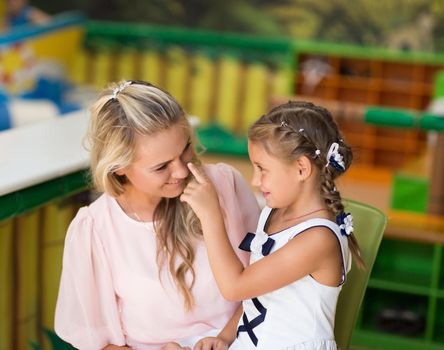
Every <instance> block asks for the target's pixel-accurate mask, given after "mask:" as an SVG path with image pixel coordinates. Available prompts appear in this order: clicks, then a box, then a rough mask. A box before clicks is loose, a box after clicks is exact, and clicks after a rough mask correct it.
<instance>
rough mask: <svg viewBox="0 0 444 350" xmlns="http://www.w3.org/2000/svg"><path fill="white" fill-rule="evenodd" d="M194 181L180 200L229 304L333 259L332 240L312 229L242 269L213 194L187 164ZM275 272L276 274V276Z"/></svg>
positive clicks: (335, 246)
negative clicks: (194, 219)
mask: <svg viewBox="0 0 444 350" xmlns="http://www.w3.org/2000/svg"><path fill="white" fill-rule="evenodd" d="M189 168H190V170H191V172H192V173H193V175H194V177H195V181H192V182H190V183H189V184H188V186H187V188H186V189H185V190H184V193H183V194H182V196H181V200H183V201H185V202H187V203H188V204H189V205H190V206H191V207H192V208H193V210H194V211H195V212H196V215H197V216H198V217H199V220H200V222H201V225H202V231H203V234H204V238H205V242H206V245H207V250H208V256H209V260H210V265H211V269H212V271H213V274H214V277H215V279H216V282H217V284H218V286H219V289H220V291H221V293H222V294H223V295H224V297H225V298H227V299H229V300H244V299H249V298H252V297H256V296H258V295H263V294H265V293H268V292H271V291H273V290H276V289H279V288H282V287H284V286H285V285H288V284H290V283H292V282H294V281H296V280H298V279H300V278H302V277H304V276H307V275H309V274H311V273H313V272H314V271H318V270H319V269H321V268H323V267H324V265H325V262H326V261H332V260H333V259H336V258H337V252H338V243H337V240H336V237H335V236H334V235H333V234H331V232H329V230H328V229H327V228H323V227H316V228H311V229H309V230H307V231H306V232H310V234H305V233H306V232H305V233H304V234H300V235H298V236H296V237H295V238H293V239H292V240H291V241H290V242H289V243H287V244H286V245H285V246H284V247H282V248H281V249H279V250H278V251H276V252H274V253H272V254H270V255H268V256H266V257H265V258H263V259H261V260H259V261H257V262H256V263H254V264H252V265H250V266H248V267H246V268H244V267H243V265H242V263H241V262H240V261H239V259H238V257H237V256H236V254H235V252H234V250H233V248H232V246H231V244H230V242H229V240H228V238H227V234H226V231H225V225H224V221H223V217H222V214H221V209H220V206H219V201H218V197H217V193H216V192H215V189H214V187H213V185H212V183H211V181H210V180H209V179H208V177H207V176H206V174H205V173H204V172H203V170H201V169H200V168H197V167H196V166H195V165H193V164H189ZM277 272H278V273H277Z"/></svg>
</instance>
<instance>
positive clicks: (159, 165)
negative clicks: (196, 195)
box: [118, 124, 194, 199]
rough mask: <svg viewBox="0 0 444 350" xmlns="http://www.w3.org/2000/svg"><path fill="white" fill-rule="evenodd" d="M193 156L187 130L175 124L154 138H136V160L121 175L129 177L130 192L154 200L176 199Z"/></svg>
mask: <svg viewBox="0 0 444 350" xmlns="http://www.w3.org/2000/svg"><path fill="white" fill-rule="evenodd" d="M193 156H194V151H193V149H192V145H191V139H190V135H189V133H188V130H186V129H185V128H184V127H183V126H181V125H177V124H176V125H173V126H171V127H170V128H168V129H166V130H162V131H159V132H158V133H155V134H153V135H137V136H136V153H135V159H134V161H133V163H132V164H131V165H130V166H128V167H127V168H125V169H122V170H121V171H119V172H118V174H119V175H126V177H127V178H128V180H129V184H128V186H130V187H131V188H130V189H131V190H135V191H136V192H141V193H143V194H145V195H148V196H150V197H152V198H158V199H160V198H162V197H166V198H174V197H178V196H179V195H181V194H182V192H183V190H184V188H185V186H186V178H187V177H188V174H189V170H188V168H187V163H188V162H190V161H191V160H192V159H193Z"/></svg>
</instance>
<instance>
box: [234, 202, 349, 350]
mask: <svg viewBox="0 0 444 350" xmlns="http://www.w3.org/2000/svg"><path fill="white" fill-rule="evenodd" d="M271 210H272V209H271V208H269V207H265V208H264V209H263V210H262V213H261V216H260V219H259V223H258V227H257V230H256V234H252V233H249V234H247V236H246V237H245V239H244V241H243V242H242V244H241V246H240V248H241V249H246V250H251V257H250V264H253V263H254V262H256V261H258V260H260V259H262V258H263V257H264V256H265V255H268V254H270V253H273V252H274V251H276V250H278V249H280V248H282V247H283V246H284V245H285V244H286V243H287V242H288V241H289V240H291V239H292V238H293V237H295V236H296V235H298V234H300V233H301V232H304V231H305V230H307V229H309V228H312V227H316V226H324V227H327V228H329V229H330V230H331V232H332V234H334V235H335V236H336V237H337V239H338V242H339V243H340V246H341V253H342V263H343V265H342V266H343V273H342V282H341V284H340V285H339V286H337V287H331V286H326V285H323V284H321V283H319V282H317V281H316V280H315V279H314V278H313V277H311V276H305V277H303V278H301V279H299V280H297V281H295V282H293V283H291V284H289V285H287V286H285V287H282V288H280V289H278V290H275V291H273V292H271V293H268V294H265V295H262V296H260V297H257V298H253V299H249V300H245V301H244V302H243V308H244V314H243V315H242V317H241V319H240V321H239V324H238V332H237V338H236V340H235V341H234V343H233V344H232V345H231V347H230V350H248V349H256V350H280V349H292V350H294V349H298V350H299V349H310V350H315V349H316V350H317V349H319V350H320V349H322V350H336V348H337V347H336V342H335V340H334V334H333V330H334V320H335V312H336V304H337V300H338V295H339V292H340V291H341V288H342V284H343V283H344V282H345V279H346V273H347V272H348V271H349V270H350V267H351V254H350V251H349V248H348V242H347V236H345V235H342V234H341V232H340V229H339V226H338V225H337V224H336V223H334V222H332V221H330V220H327V219H321V218H316V219H310V220H307V221H304V222H302V223H299V224H297V225H295V226H292V227H290V228H287V229H285V230H283V231H280V232H278V233H275V234H273V235H270V236H268V235H267V234H266V233H265V232H264V227H265V226H266V223H267V220H268V218H269V216H270V213H271ZM248 248H250V249H248ZM264 278H266V276H264Z"/></svg>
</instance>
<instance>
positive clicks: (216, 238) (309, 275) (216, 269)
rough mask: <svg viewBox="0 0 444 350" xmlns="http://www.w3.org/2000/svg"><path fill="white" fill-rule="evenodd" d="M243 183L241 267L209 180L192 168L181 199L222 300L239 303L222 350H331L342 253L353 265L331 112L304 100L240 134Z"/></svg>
mask: <svg viewBox="0 0 444 350" xmlns="http://www.w3.org/2000/svg"><path fill="white" fill-rule="evenodd" d="M248 138H249V145H248V151H249V155H250V159H251V162H252V163H253V166H254V175H253V180H252V183H253V185H254V186H257V187H258V188H259V189H260V191H261V192H262V193H263V195H264V197H265V201H266V206H265V208H264V209H263V210H262V214H261V216H260V218H259V223H258V225H257V229H256V232H255V233H247V235H246V237H245V239H244V240H243V241H242V243H241V245H240V248H241V249H243V250H248V251H251V257H250V265H249V266H248V267H246V268H244V267H243V266H242V264H241V262H240V261H239V259H238V258H237V257H236V254H235V253H234V250H233V249H232V247H231V245H230V244H229V241H228V240H227V237H226V234H225V228H224V223H223V215H222V214H221V210H220V207H219V203H218V200H217V197H216V195H215V191H214V189H213V186H212V184H211V181H210V180H209V179H208V178H207V176H206V174H205V172H204V171H203V170H202V169H200V168H198V167H197V166H195V165H193V164H189V165H188V166H189V168H190V170H191V171H192V173H193V174H194V176H195V181H192V182H190V183H189V184H188V186H187V187H186V189H185V190H184V193H183V194H182V196H181V200H182V201H185V202H188V203H189V204H190V205H191V207H192V208H193V210H194V211H195V212H196V214H197V216H198V217H199V219H200V222H201V224H202V229H203V234H204V238H205V241H206V244H207V249H208V254H209V258H210V264H211V268H212V270H213V273H214V276H215V278H216V281H217V283H218V286H219V288H220V290H221V292H222V294H223V295H224V296H225V297H226V298H227V299H229V300H244V301H243V309H244V310H243V315H242V317H241V319H240V320H239V324H238V328H237V339H236V340H235V341H234V342H233V344H232V345H231V347H230V349H236V350H237V349H240V350H247V349H258V350H259V349H266V350H270V349H331V350H336V343H335V339H334V334H333V329H334V319H335V310H336V303H337V299H338V295H339V292H340V290H341V286H342V285H343V284H344V282H345V280H346V274H347V272H348V271H349V269H350V267H351V254H350V251H351V253H352V254H353V255H354V258H355V259H356V261H357V263H358V265H361V266H363V262H362V259H361V258H360V256H359V248H358V245H357V242H356V240H355V238H354V236H353V226H352V216H351V214H348V213H345V212H344V206H343V204H342V202H341V196H340V194H339V192H338V190H337V189H336V187H335V182H334V181H335V179H336V177H337V176H338V175H340V174H342V173H343V172H345V171H346V170H347V168H348V167H349V166H350V163H351V161H352V152H351V149H350V147H349V146H348V145H347V144H346V143H345V142H344V140H343V138H342V136H341V134H340V132H339V130H338V127H337V125H336V124H335V122H334V121H333V118H332V116H331V114H330V113H329V112H328V111H327V110H326V109H324V108H322V107H319V106H315V105H313V104H311V103H305V102H288V103H286V104H283V105H281V106H278V107H276V108H274V109H272V110H271V111H270V112H269V113H268V114H266V115H264V116H262V117H261V118H260V119H259V120H258V121H257V122H255V123H254V124H253V126H252V127H251V128H250V130H249V134H248Z"/></svg>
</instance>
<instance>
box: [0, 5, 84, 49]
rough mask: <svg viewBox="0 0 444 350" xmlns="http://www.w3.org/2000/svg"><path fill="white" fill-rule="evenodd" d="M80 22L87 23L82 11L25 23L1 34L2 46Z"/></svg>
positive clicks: (0, 41) (0, 42)
mask: <svg viewBox="0 0 444 350" xmlns="http://www.w3.org/2000/svg"><path fill="white" fill-rule="evenodd" d="M80 24H85V16H84V15H82V14H81V13H80V12H77V11H73V12H66V13H62V14H60V15H56V16H54V17H52V20H51V21H50V22H48V23H45V24H39V25H37V24H25V25H22V26H18V27H15V28H13V29H11V30H10V31H7V32H5V33H4V34H3V35H0V46H3V45H10V44H13V43H15V42H17V41H24V40H26V39H29V38H33V37H36V36H40V35H42V34H44V33H49V32H55V31H57V30H58V29H61V28H65V27H70V26H74V25H80Z"/></svg>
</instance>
